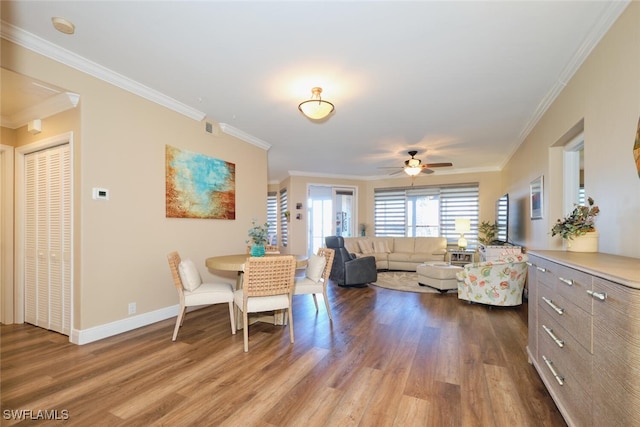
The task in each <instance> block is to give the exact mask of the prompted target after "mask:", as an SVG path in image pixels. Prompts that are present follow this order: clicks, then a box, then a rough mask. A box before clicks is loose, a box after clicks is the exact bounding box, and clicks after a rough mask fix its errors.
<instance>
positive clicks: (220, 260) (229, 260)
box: [204, 253, 308, 289]
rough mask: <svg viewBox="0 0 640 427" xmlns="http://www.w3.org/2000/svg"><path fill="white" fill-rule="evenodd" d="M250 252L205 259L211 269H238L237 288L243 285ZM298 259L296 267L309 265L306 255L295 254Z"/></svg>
mask: <svg viewBox="0 0 640 427" xmlns="http://www.w3.org/2000/svg"><path fill="white" fill-rule="evenodd" d="M283 255H287V254H275V253H274V254H269V253H267V254H265V255H264V256H283ZM250 256H251V255H250V254H235V255H220V256H212V257H209V258H207V259H206V260H205V262H204V263H205V265H206V266H207V268H208V269H209V270H221V271H236V272H238V280H237V282H236V289H240V288H241V287H242V273H243V272H244V263H245V262H246V261H247V258H249V257H250ZM293 257H294V258H295V259H296V268H304V267H306V266H307V259H308V258H307V257H306V256H304V255H293Z"/></svg>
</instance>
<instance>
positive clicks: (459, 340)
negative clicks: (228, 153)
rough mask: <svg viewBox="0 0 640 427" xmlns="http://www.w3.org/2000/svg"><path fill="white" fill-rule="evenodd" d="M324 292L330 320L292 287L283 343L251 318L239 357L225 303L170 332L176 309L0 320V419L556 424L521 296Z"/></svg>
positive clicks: (281, 330)
mask: <svg viewBox="0 0 640 427" xmlns="http://www.w3.org/2000/svg"><path fill="white" fill-rule="evenodd" d="M329 299H330V301H331V306H332V309H333V316H334V321H333V324H331V323H330V322H329V321H328V318H327V315H326V312H325V310H324V304H322V303H321V304H320V312H319V313H316V311H315V307H314V305H313V299H312V298H311V296H309V295H302V296H297V297H295V298H294V331H295V344H293V345H291V344H290V343H289V334H288V331H287V330H286V329H285V327H283V326H273V325H270V324H266V323H256V324H254V325H252V326H251V327H250V329H249V338H250V343H249V353H244V352H243V345H242V333H241V332H239V333H238V334H236V335H231V334H230V332H229V318H228V307H227V306H226V305H224V304H222V305H217V306H212V307H207V308H204V309H201V310H197V311H194V312H191V313H188V314H187V317H186V320H185V322H184V326H183V327H182V328H181V330H180V334H179V336H178V340H177V341H176V342H171V335H172V332H173V326H174V322H175V319H168V320H166V321H163V322H160V323H157V324H154V325H150V326H147V327H144V328H140V329H137V330H135V331H131V332H127V333H124V334H121V335H118V336H115V337H111V338H108V339H104V340H101V341H98V342H95V343H91V344H86V345H83V346H77V345H74V344H70V343H69V342H68V337H66V336H62V335H59V334H56V333H53V332H49V331H45V330H43V329H40V328H37V327H34V326H30V325H3V326H2V327H1V336H0V339H1V341H0V344H1V353H0V357H1V359H0V362H1V370H0V375H1V380H0V394H1V400H0V403H1V408H2V411H1V413H0V416H1V417H2V419H0V425H3V426H4V425H39V426H40V425H49V424H59V425H73V426H149V425H168V426H188V425H198V426H200V425H202V426H305V427H313V426H340V427H343V426H438V427H440V426H505V427H511V426H565V425H566V424H565V423H564V421H563V419H562V417H561V415H560V413H559V411H558V410H557V408H556V406H555V405H554V403H553V401H552V399H551V397H550V396H549V394H548V393H547V391H546V389H545V388H544V386H543V384H542V381H541V380H540V378H539V377H538V374H537V373H536V372H535V369H534V368H533V367H532V366H531V365H530V364H529V363H528V362H527V355H526V350H525V346H526V340H527V321H526V318H527V313H526V310H527V306H526V304H524V305H523V306H521V307H517V308H493V309H489V308H488V307H487V306H483V305H469V304H467V303H466V302H463V301H459V300H458V298H457V295H456V294H455V293H449V294H446V295H440V294H437V293H434V294H416V293H406V292H398V291H392V290H387V289H381V288H377V287H374V286H370V287H368V288H364V289H343V288H339V287H337V286H334V285H333V284H332V285H330V290H329ZM320 302H321V301H320ZM11 410H14V411H15V410H18V411H19V410H31V411H32V412H31V416H33V417H36V416H37V415H38V412H37V411H39V410H41V411H42V410H46V411H52V410H57V411H58V416H59V417H62V416H63V415H64V414H68V420H66V421H64V422H63V421H56V422H50V421H49V422H47V421H42V420H37V421H33V420H22V421H20V420H16V419H11V417H10V416H7V415H8V414H9V413H8V412H7V411H11ZM63 411H67V412H63ZM49 413H50V414H51V412H49ZM41 414H42V413H41ZM7 418H9V419H7Z"/></svg>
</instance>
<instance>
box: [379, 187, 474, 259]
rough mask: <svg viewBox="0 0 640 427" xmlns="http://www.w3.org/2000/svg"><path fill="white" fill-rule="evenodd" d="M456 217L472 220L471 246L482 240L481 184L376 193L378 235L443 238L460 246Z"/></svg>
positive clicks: (387, 190) (386, 190) (392, 189)
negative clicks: (479, 217)
mask: <svg viewBox="0 0 640 427" xmlns="http://www.w3.org/2000/svg"><path fill="white" fill-rule="evenodd" d="M456 218H468V219H470V220H471V231H470V232H469V233H465V238H466V239H467V241H468V242H469V247H472V246H476V245H477V240H478V184H477V183H473V184H463V185H452V186H442V187H411V188H381V189H376V190H374V223H375V224H374V228H375V235H376V236H407V237H412V236H441V237H446V238H447V242H448V243H450V244H456V243H457V241H458V238H459V237H460V235H459V233H456V231H455V220H456Z"/></svg>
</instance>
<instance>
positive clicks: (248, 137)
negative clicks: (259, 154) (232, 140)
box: [220, 123, 271, 151]
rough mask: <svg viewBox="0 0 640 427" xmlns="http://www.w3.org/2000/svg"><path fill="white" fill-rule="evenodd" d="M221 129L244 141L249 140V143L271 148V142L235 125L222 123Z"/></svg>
mask: <svg viewBox="0 0 640 427" xmlns="http://www.w3.org/2000/svg"><path fill="white" fill-rule="evenodd" d="M220 129H221V130H222V132H224V133H226V134H227V135H231V136H235V137H236V138H238V139H241V140H243V141H244V142H248V143H249V144H252V145H255V146H256V147H260V148H262V149H264V150H267V151H268V150H269V149H270V148H271V144H269V143H268V142H265V141H263V140H261V139H260V138H256V137H255V136H253V135H250V134H248V133H246V132H244V131H241V130H240V129H238V128H236V127H233V126H231V125H229V124H227V123H220Z"/></svg>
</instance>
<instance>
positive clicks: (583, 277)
mask: <svg viewBox="0 0 640 427" xmlns="http://www.w3.org/2000/svg"><path fill="white" fill-rule="evenodd" d="M536 266H537V270H538V275H537V277H538V281H539V282H542V283H544V284H545V285H547V286H548V287H549V288H551V289H552V290H554V291H555V292H557V293H558V294H560V295H562V296H564V297H565V298H567V299H568V300H569V301H571V302H573V303H574V304H575V305H577V306H578V307H580V308H582V309H583V310H584V311H586V312H587V313H591V310H592V307H593V299H592V298H591V297H590V296H589V294H588V293H587V291H588V290H591V281H592V279H591V276H590V275H589V274H586V273H583V272H581V271H578V270H574V269H572V268H569V267H565V266H563V265H559V264H556V263H553V262H549V261H546V260H539V262H538V263H537V264H536Z"/></svg>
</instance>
